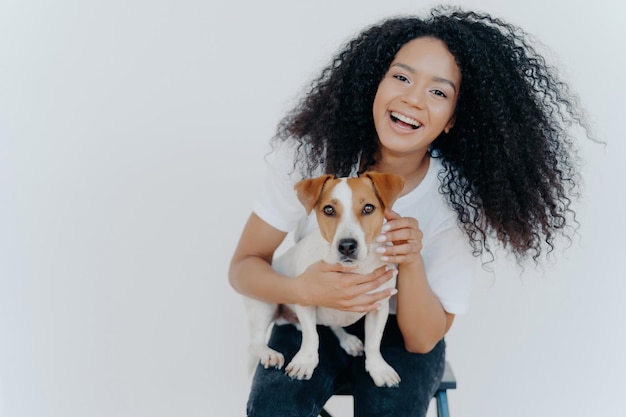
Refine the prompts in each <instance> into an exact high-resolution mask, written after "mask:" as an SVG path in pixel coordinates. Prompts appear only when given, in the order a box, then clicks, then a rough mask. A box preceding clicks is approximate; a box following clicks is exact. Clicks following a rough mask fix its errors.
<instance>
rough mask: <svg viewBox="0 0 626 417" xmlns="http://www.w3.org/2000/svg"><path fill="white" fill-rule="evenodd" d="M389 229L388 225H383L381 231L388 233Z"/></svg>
mask: <svg viewBox="0 0 626 417" xmlns="http://www.w3.org/2000/svg"><path fill="white" fill-rule="evenodd" d="M389 229H391V226H389V225H388V224H383V228H382V229H381V230H382V231H383V232H388V231H389Z"/></svg>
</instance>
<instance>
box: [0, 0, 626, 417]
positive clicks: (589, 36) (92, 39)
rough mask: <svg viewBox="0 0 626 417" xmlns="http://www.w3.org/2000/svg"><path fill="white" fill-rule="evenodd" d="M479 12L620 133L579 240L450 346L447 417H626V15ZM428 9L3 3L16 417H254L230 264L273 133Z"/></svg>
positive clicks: (592, 6) (12, 405)
mask: <svg viewBox="0 0 626 417" xmlns="http://www.w3.org/2000/svg"><path fill="white" fill-rule="evenodd" d="M462 4H463V5H465V6H467V7H470V8H475V9H478V10H485V11H489V12H491V13H492V14H494V15H496V16H500V17H503V18H505V19H506V20H509V21H511V22H513V23H515V24H518V25H520V26H522V27H524V28H525V29H526V30H527V31H528V32H530V33H532V34H534V35H536V37H537V38H539V39H540V40H541V41H542V42H543V44H545V45H546V46H547V48H549V50H550V51H551V52H549V53H548V59H549V60H550V62H552V63H554V64H556V65H557V66H558V67H559V68H560V69H561V72H562V74H563V76H564V77H565V79H567V80H568V81H569V82H570V83H571V85H572V86H573V88H574V89H575V90H576V91H577V92H578V94H579V96H580V98H581V100H582V102H583V103H584V105H585V107H586V108H587V110H588V111H589V113H590V115H591V119H592V121H593V123H594V125H595V129H596V133H597V135H598V136H599V137H600V138H601V139H602V140H605V141H606V142H607V146H606V147H603V146H599V145H596V144H593V143H591V142H589V141H587V140H584V139H582V140H581V141H580V148H581V156H582V157H583V159H584V163H585V165H584V177H585V189H584V195H583V198H582V199H581V200H579V202H578V203H577V204H576V208H577V212H578V218H579V220H580V222H581V224H582V226H581V228H580V229H579V232H580V236H579V238H577V239H576V240H575V241H574V242H573V244H572V245H571V247H569V249H567V250H565V251H563V248H564V247H563V246H562V247H561V248H560V249H559V250H557V251H556V262H554V263H552V264H548V265H547V266H545V267H544V268H543V269H538V270H534V269H532V268H531V269H529V270H527V271H525V272H524V273H521V271H520V270H519V269H517V268H516V267H515V265H514V264H513V263H512V262H507V261H506V260H505V259H504V258H503V257H501V258H500V260H499V261H498V262H497V263H496V265H495V266H494V268H495V273H494V274H489V273H486V272H485V273H483V274H481V275H480V276H479V277H478V279H477V282H476V285H475V289H474V294H473V300H472V306H471V311H470V312H469V313H468V314H467V315H465V316H462V317H458V319H457V320H456V322H455V325H454V327H453V329H452V330H451V332H450V333H449V336H448V338H447V340H448V359H449V360H450V362H451V363H452V365H453V367H454V370H455V372H456V375H457V378H458V380H459V387H458V389H457V390H456V391H453V392H451V394H450V405H451V409H452V414H453V415H454V416H455V417H473V416H482V417H489V416H493V417H496V416H497V417H501V416H507V417H514V416H524V417H526V416H552V415H559V416H589V415H621V413H623V410H624V408H625V406H624V400H623V389H624V387H625V385H624V382H623V377H624V373H625V371H626V359H625V355H624V350H625V348H626V343H625V342H624V330H623V329H624V324H623V321H624V319H625V318H626V307H625V306H626V303H624V301H623V298H624V294H625V293H626V273H625V272H624V267H623V260H624V253H625V251H624V250H625V249H626V244H625V243H624V234H625V232H626V223H625V220H624V217H625V216H624V207H625V205H626V204H625V203H626V201H625V199H624V195H623V193H624V180H625V179H626V178H625V175H624V172H623V168H624V165H625V163H626V157H624V155H625V154H626V147H625V145H624V143H625V142H626V139H625V138H624V128H623V124H624V119H625V117H624V116H625V112H624V109H625V108H626V100H625V96H626V81H625V77H624V75H625V74H626V63H625V58H624V52H625V51H626V31H625V30H624V29H623V28H624V21H625V20H626V12H625V11H624V6H623V5H621V4H622V3H621V2H619V1H618V0H613V1H611V0H596V1H593V2H588V1H585V2H582V1H580V2H578V1H576V0H574V1H565V0H563V1H546V0H527V1H524V2H517V1H516V2H503V1H499V0H491V1H490V0H474V1H465V2H462ZM429 5H430V4H429V3H427V2H418V1H380V0H375V1H337V0H334V1H315V2H314V1H308V2H304V1H293V0H291V1H288V0H283V1H269V0H268V1H258V2H257V1H252V0H249V1H239V2H237V1H215V0H213V1H209V2H207V1H192V0H182V1H172V0H154V1H138V0H125V1H119V0H113V1H94V0H92V1H84V0H75V1H70V0H57V1H44V0H40V1H35V0H2V2H0V415H1V416H2V417H40V416H41V417H43V416H46V417H87V416H89V417H100V416H102V417H112V416H115V417H131V416H132V417H144V416H145V417H159V416H177V417H179V416H184V417H192V416H240V415H243V414H244V405H245V400H246V396H247V390H248V385H247V384H248V379H247V375H246V366H245V364H246V344H247V335H246V327H245V326H246V320H245V314H244V309H243V305H242V303H241V299H240V297H239V296H238V295H237V294H236V293H235V292H234V291H233V290H232V289H231V288H230V286H229V285H228V283H227V277H226V272H227V266H228V262H229V259H230V256H231V254H232V252H233V250H234V247H235V244H236V242H237V239H238V237H239V233H240V231H241V229H242V227H243V225H244V222H245V220H246V218H247V216H248V214H249V212H250V209H251V205H252V200H253V198H254V195H255V193H256V192H257V190H258V188H259V185H260V184H261V177H260V173H261V172H262V170H263V155H264V153H265V152H266V150H267V144H268V141H269V138H270V137H271V136H272V134H273V131H274V127H275V125H276V123H277V122H278V120H279V119H280V117H281V116H282V114H283V113H284V111H285V110H286V109H288V108H289V107H290V106H291V105H292V104H293V103H294V99H295V98H296V96H297V93H298V92H300V91H301V90H302V89H303V88H304V87H305V86H306V85H307V83H308V81H309V80H310V79H311V78H312V77H313V76H315V75H316V74H317V71H318V70H319V69H320V68H321V67H322V66H323V65H325V64H326V62H327V61H328V60H329V59H330V56H331V54H332V53H333V52H334V51H335V50H336V49H337V48H338V47H339V45H340V44H341V43H342V42H344V41H346V40H347V39H348V38H349V37H352V36H353V35H354V34H355V33H356V32H357V31H359V30H360V29H362V28H363V27H365V26H366V25H369V24H372V23H374V22H377V21H379V20H380V19H382V18H383V17H388V16H391V15H395V14H398V13H405V12H410V13H423V12H425V11H426V10H427V9H428V6H429ZM332 401H333V403H332V404H331V407H332V408H333V410H336V411H342V410H344V411H343V413H344V414H343V415H350V412H349V411H345V410H347V409H348V408H349V403H348V400H347V399H336V400H335V399H334V400H332Z"/></svg>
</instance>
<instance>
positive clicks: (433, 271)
mask: <svg viewBox="0 0 626 417" xmlns="http://www.w3.org/2000/svg"><path fill="white" fill-rule="evenodd" d="M293 160H294V159H293V153H291V152H290V151H289V148H288V147H285V146H283V147H280V148H277V149H276V150H275V151H274V152H273V153H272V155H270V157H269V158H268V163H269V164H268V165H269V166H268V170H267V173H266V176H265V183H264V186H263V188H262V190H261V192H260V193H259V196H258V198H257V200H256V203H255V205H254V209H253V210H254V212H255V213H256V215H257V216H259V217H260V218H261V219H263V220H264V221H265V222H267V223H268V224H269V225H271V226H272V227H275V228H276V229H278V230H281V231H283V232H294V233H295V234H294V238H295V240H296V241H298V240H300V239H301V238H302V237H304V236H306V235H307V234H308V233H309V232H310V231H311V230H313V228H315V227H317V220H316V218H315V215H314V214H313V213H311V215H309V216H307V215H306V212H305V210H304V207H303V206H302V204H301V203H300V202H299V201H298V198H297V197H296V193H295V191H294V189H293V186H294V185H295V183H296V182H298V181H299V180H301V179H302V178H303V176H302V174H301V173H300V172H298V171H296V170H294V167H293ZM442 169H443V167H442V165H441V162H440V161H439V160H438V159H435V158H431V160H430V165H429V168H428V172H427V173H426V176H425V177H424V179H423V180H422V182H421V183H420V184H419V186H418V187H416V188H415V189H414V190H412V191H411V192H410V193H408V194H406V195H404V196H402V197H400V198H399V199H398V200H397V201H396V202H395V204H394V205H393V211H395V212H396V213H398V214H400V215H401V216H403V217H414V218H415V219H417V221H418V222H419V227H420V229H421V231H422V233H423V239H422V246H423V248H422V253H421V254H422V259H423V260H424V265H425V268H426V276H427V278H428V283H429V284H430V287H431V288H432V290H433V292H434V293H435V294H436V295H437V297H438V298H439V301H440V302H441V304H442V306H443V308H444V309H445V310H446V311H447V312H449V313H451V314H463V313H465V312H466V311H467V308H468V305H469V298H470V290H471V286H472V281H473V277H474V273H475V268H476V265H477V260H478V258H476V257H474V256H473V255H472V248H471V246H470V244H469V241H468V238H467V236H466V234H465V233H464V232H463V231H462V230H461V229H460V228H459V227H458V225H457V220H456V219H457V215H456V212H455V211H453V210H452V209H451V208H450V207H449V205H448V203H447V201H446V198H445V196H444V195H443V194H441V193H440V192H439V186H440V181H439V178H438V176H437V174H438V173H439V172H440V171H441V170H442ZM395 306H396V300H395V297H393V298H392V300H391V312H392V313H395V311H396V309H395Z"/></svg>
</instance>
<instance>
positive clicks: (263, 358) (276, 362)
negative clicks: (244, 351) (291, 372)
mask: <svg viewBox="0 0 626 417" xmlns="http://www.w3.org/2000/svg"><path fill="white" fill-rule="evenodd" d="M252 353H253V355H254V356H256V357H258V358H259V362H260V363H261V365H263V367H264V368H265V369H268V368H277V369H281V368H282V367H283V365H284V364H285V357H284V356H283V354H282V353H280V352H277V351H275V350H274V349H272V348H270V347H267V346H262V347H258V348H256V349H254V351H253V352H252Z"/></svg>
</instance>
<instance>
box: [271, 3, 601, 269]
mask: <svg viewBox="0 0 626 417" xmlns="http://www.w3.org/2000/svg"><path fill="white" fill-rule="evenodd" d="M420 37H432V38H436V39H439V40H441V41H443V42H444V43H445V44H446V46H447V48H448V50H449V51H450V53H452V55H453V56H454V57H455V59H456V63H457V65H458V67H459V69H460V71H461V74H462V82H461V88H460V92H459V97H458V101H457V107H456V114H455V115H456V122H455V124H454V127H453V128H452V129H451V130H450V132H449V133H448V134H445V133H442V134H441V135H440V136H439V137H438V138H437V139H435V141H434V142H433V143H432V145H431V147H430V149H429V153H430V155H431V156H432V157H435V158H440V159H441V161H442V164H443V166H444V170H443V171H442V172H441V173H440V174H439V179H440V181H441V187H440V192H442V193H443V194H445V195H446V198H447V200H448V202H449V204H450V206H451V207H452V209H453V210H455V211H456V213H457V218H458V222H459V225H460V227H462V228H463V230H464V231H465V232H466V234H467V236H468V238H469V241H470V243H471V245H472V247H473V249H474V254H475V255H478V254H481V253H484V252H487V253H489V254H491V255H492V251H491V249H490V245H489V241H490V239H492V238H495V239H496V241H499V242H500V243H501V244H502V245H503V247H504V248H506V249H508V250H510V251H511V252H512V253H513V254H514V255H515V257H516V259H517V261H518V262H520V263H521V262H522V261H523V260H524V259H527V258H529V257H532V258H533V259H534V260H535V261H536V260H537V259H538V258H539V257H540V256H541V255H542V254H543V253H545V251H546V250H547V252H548V253H549V252H550V251H552V250H553V247H554V242H555V239H556V237H557V235H559V234H563V235H565V236H567V235H568V233H567V231H568V229H569V230H573V229H575V227H572V224H574V226H576V225H577V222H576V218H575V213H574V212H573V210H572V209H571V207H570V205H571V202H572V198H573V197H575V196H577V195H578V183H579V179H578V177H577V157H576V151H575V148H574V146H573V139H572V136H571V134H570V133H569V128H570V127H572V126H573V125H577V126H580V127H583V128H584V129H585V131H586V132H587V133H588V132H589V129H588V127H587V124H586V122H585V115H584V112H583V111H582V110H580V109H579V106H578V101H577V99H576V97H575V96H574V95H573V94H572V93H571V91H570V90H569V88H568V86H567V84H565V83H564V82H563V81H561V80H560V79H559V77H558V76H557V72H556V70H555V69H554V68H553V67H551V66H549V65H548V64H547V63H546V61H545V59H544V58H543V57H542V56H541V55H540V54H539V53H537V51H536V50H535V49H534V48H533V46H531V44H530V42H529V40H528V35H527V34H526V33H525V32H524V31H523V30H521V29H520V28H518V27H516V26H513V25H511V24H508V23H506V22H503V21H502V20H500V19H496V18H493V17H491V16H490V15H488V14H479V13H475V12H466V11H463V10H460V9H458V8H454V9H450V8H445V7H441V8H435V9H433V10H432V11H431V13H430V15H429V16H428V17H427V18H424V19H423V18H419V17H412V16H411V17H397V18H390V19H387V20H385V21H383V22H381V23H379V24H377V25H374V26H372V27H369V28H367V29H366V30H365V31H363V32H362V33H361V34H360V35H358V36H357V37H356V38H354V39H353V40H351V41H349V42H348V43H347V44H346V45H344V47H343V48H342V50H340V51H339V53H338V54H337V55H336V56H335V57H334V58H333V60H332V62H331V63H330V65H328V66H327V67H326V68H325V69H324V70H323V71H322V73H321V75H320V76H319V77H318V78H317V79H315V80H314V81H313V83H312V85H311V87H310V89H309V90H308V91H307V92H306V93H307V94H306V95H305V96H304V98H303V99H302V100H301V101H300V103H299V104H298V105H297V106H296V107H295V108H294V109H293V110H292V111H291V112H289V113H288V114H287V115H286V117H285V118H284V119H282V120H281V122H280V123H279V125H278V128H277V132H276V136H275V138H274V141H275V142H279V141H282V140H295V141H297V143H299V146H298V147H297V148H298V158H297V161H296V163H297V164H303V165H302V166H303V167H304V171H305V172H307V173H310V174H311V173H313V172H314V171H315V170H316V169H319V168H320V167H321V168H322V169H323V170H324V171H325V172H327V173H331V174H334V175H337V176H346V175H349V173H350V172H351V171H352V169H353V167H354V166H355V165H356V164H357V163H358V162H359V160H360V161H361V170H365V169H367V168H368V167H371V166H373V165H374V164H375V163H376V155H377V153H376V151H377V148H378V137H377V134H376V131H375V128H374V121H373V116H372V105H373V101H374V96H375V95H376V91H377V88H378V85H379V83H380V81H381V80H382V78H383V76H384V75H385V73H386V72H387V70H388V68H389V66H390V64H391V62H392V61H393V59H394V57H395V55H396V54H397V52H398V51H399V50H400V48H401V47H402V46H403V45H405V44H406V43H407V42H409V41H411V40H413V39H415V38H420Z"/></svg>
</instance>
